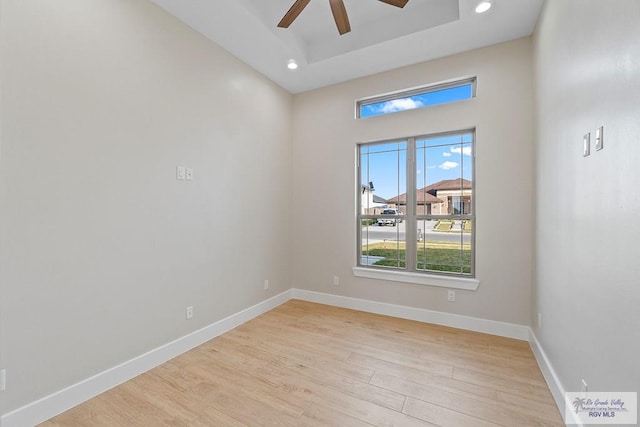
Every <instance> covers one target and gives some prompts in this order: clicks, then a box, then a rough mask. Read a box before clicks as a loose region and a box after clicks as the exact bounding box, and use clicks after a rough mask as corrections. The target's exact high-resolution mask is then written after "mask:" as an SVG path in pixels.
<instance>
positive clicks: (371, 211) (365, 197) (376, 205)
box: [360, 185, 387, 215]
mask: <svg viewBox="0 0 640 427" xmlns="http://www.w3.org/2000/svg"><path fill="white" fill-rule="evenodd" d="M373 191H374V189H373V188H372V187H371V186H370V185H363V186H362V188H361V191H360V206H361V209H362V214H363V215H377V214H379V213H380V211H381V210H382V209H384V208H386V207H387V201H386V200H385V199H383V198H382V197H380V196H376V195H375V194H373Z"/></svg>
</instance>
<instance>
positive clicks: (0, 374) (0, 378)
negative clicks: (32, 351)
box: [0, 369, 7, 391]
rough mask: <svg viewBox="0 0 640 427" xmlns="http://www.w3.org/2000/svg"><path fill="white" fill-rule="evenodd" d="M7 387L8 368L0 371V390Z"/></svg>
mask: <svg viewBox="0 0 640 427" xmlns="http://www.w3.org/2000/svg"><path fill="white" fill-rule="evenodd" d="M6 389H7V370H6V369H3V370H1V371H0V391H3V390H6Z"/></svg>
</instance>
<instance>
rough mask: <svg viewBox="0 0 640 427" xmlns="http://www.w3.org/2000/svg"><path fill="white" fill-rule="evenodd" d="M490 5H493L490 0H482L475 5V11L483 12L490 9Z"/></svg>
mask: <svg viewBox="0 0 640 427" xmlns="http://www.w3.org/2000/svg"><path fill="white" fill-rule="evenodd" d="M491 6H493V5H492V4H491V1H490V0H482V1H481V2H479V3H478V4H477V5H476V9H475V10H476V13H485V12H486V11H488V10H489V9H491Z"/></svg>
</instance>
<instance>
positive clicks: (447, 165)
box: [438, 162, 459, 171]
mask: <svg viewBox="0 0 640 427" xmlns="http://www.w3.org/2000/svg"><path fill="white" fill-rule="evenodd" d="M458 165H459V163H456V162H444V163H443V164H441V165H440V166H438V167H439V168H440V169H444V170H446V171H448V170H449V169H454V168H457V167H458Z"/></svg>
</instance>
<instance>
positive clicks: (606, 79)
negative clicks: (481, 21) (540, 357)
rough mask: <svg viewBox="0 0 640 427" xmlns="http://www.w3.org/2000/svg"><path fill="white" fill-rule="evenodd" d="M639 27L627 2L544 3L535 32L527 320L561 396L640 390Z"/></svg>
mask: <svg viewBox="0 0 640 427" xmlns="http://www.w3.org/2000/svg"><path fill="white" fill-rule="evenodd" d="M639 22H640V2H638V1H637V0H617V1H611V2H606V7H603V2H601V1H597V0H588V1H587V0H563V1H555V0H554V1H547V2H546V4H545V7H544V9H543V11H542V13H541V16H540V20H539V22H538V26H537V28H536V32H535V38H534V40H535V44H534V46H535V48H534V64H535V75H536V79H535V80H536V98H537V105H536V116H537V125H536V134H537V141H536V147H537V156H536V157H537V166H536V177H537V197H536V200H537V203H536V207H537V210H536V212H537V227H536V241H537V245H536V252H535V255H536V259H537V261H536V280H535V289H534V290H535V293H534V298H533V309H532V315H533V317H534V319H535V318H536V317H537V313H541V315H542V327H541V328H535V334H536V336H537V337H538V339H539V340H540V342H541V344H542V346H543V348H544V349H545V351H546V352H547V355H548V356H549V359H550V360H551V363H552V365H553V367H554V368H555V370H556V373H557V374H558V377H559V379H560V381H561V382H562V385H563V387H564V388H565V389H566V390H567V391H579V390H580V380H581V379H582V378H584V379H585V380H586V381H587V383H588V384H589V389H590V390H594V391H640V390H638V387H639V386H640V368H639V365H638V355H639V354H640V340H639V339H638V338H639V336H640V332H639V331H640V286H639V285H640V263H639V262H638V254H639V253H640V251H639V250H638V243H639V242H640V221H639V218H640V193H639V192H638V182H640V167H639V165H638V162H639V160H640V144H639V143H638V135H640V42H639V41H640V26H639V25H638V23H639ZM601 125H604V135H605V143H604V147H605V148H604V150H602V151H595V150H594V147H593V145H592V147H591V150H592V153H591V156H589V157H587V158H584V157H582V136H583V135H584V134H586V133H587V132H591V135H592V138H593V135H594V132H595V130H596V128H597V127H599V126H601ZM558 190H560V191H558ZM536 323H537V321H533V322H532V324H534V325H535V324H536Z"/></svg>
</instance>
